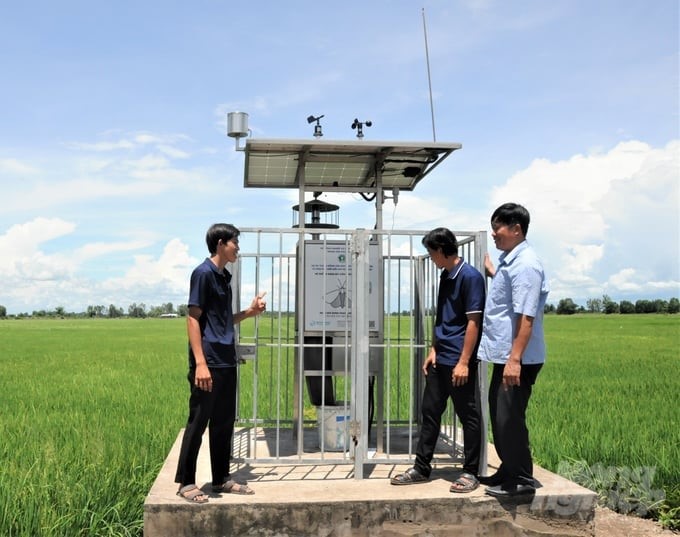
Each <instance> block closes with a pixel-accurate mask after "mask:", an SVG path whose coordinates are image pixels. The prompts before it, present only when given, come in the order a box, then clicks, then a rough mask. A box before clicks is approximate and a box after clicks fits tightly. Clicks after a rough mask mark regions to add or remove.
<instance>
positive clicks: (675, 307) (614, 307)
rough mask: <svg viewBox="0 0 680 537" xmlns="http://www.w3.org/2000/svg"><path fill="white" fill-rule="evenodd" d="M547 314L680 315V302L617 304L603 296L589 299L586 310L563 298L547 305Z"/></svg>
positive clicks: (648, 301) (641, 300) (674, 299)
mask: <svg viewBox="0 0 680 537" xmlns="http://www.w3.org/2000/svg"><path fill="white" fill-rule="evenodd" d="M544 312H545V313H556V314H557V315H573V314H574V313H606V314H612V313H623V314H626V313H680V300H679V299H678V298H671V299H670V300H663V299H656V300H644V299H640V300H636V301H635V303H633V302H631V301H630V300H622V301H621V302H615V301H614V300H612V299H611V298H609V296H607V295H603V296H602V298H589V299H588V300H587V301H586V306H585V308H584V307H583V306H579V305H578V304H576V303H575V302H574V301H573V300H572V299H571V298H563V299H562V300H560V301H559V303H558V304H557V306H555V305H554V304H546V305H545V310H544Z"/></svg>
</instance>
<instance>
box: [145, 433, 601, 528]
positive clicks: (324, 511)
mask: <svg viewBox="0 0 680 537" xmlns="http://www.w3.org/2000/svg"><path fill="white" fill-rule="evenodd" d="M259 431H260V434H259V435H258V439H256V440H257V441H256V442H254V443H252V442H250V440H252V439H251V438H250V437H251V435H252V430H250V429H243V430H239V431H237V433H236V435H235V446H236V449H235V452H236V453H235V456H238V451H239V449H246V450H250V449H253V448H254V449H257V450H258V458H274V455H272V454H270V453H268V452H267V451H266V450H267V449H269V447H271V442H269V441H268V438H267V431H264V430H262V429H260V430H259ZM181 434H182V431H180V434H179V435H178V437H177V440H176V441H175V444H174V445H173V447H172V450H171V451H170V454H169V455H168V458H167V459H166V461H165V464H164V465H163V467H162V469H161V471H160V473H159V475H158V478H157V479H156V481H155V483H154V485H153V487H152V488H151V491H150V492H149V495H148V496H147V498H146V501H145V502H144V535H145V537H189V536H200V537H213V536H214V537H218V536H225V537H226V536H241V535H244V536H262V537H416V536H422V537H426V536H427V537H444V536H447V537H450V536H457V535H461V536H462V535H465V536H468V537H472V536H494V537H496V536H499V537H505V536H507V537H510V536H520V535H521V536H531V537H533V536H548V535H550V536H574V537H584V536H593V535H594V530H595V528H594V515H595V504H596V494H595V493H594V492H592V491H590V490H588V489H585V488H583V487H580V486H579V485H576V484H575V483H572V482H571V481H568V480H566V479H564V478H562V477H560V476H558V475H556V474H553V473H551V472H548V471H546V470H544V469H542V468H539V467H536V468H535V472H534V474H535V477H536V478H537V479H538V480H539V481H540V482H541V484H542V487H540V488H539V489H538V490H537V491H536V494H535V495H534V496H529V497H523V498H518V499H512V500H507V501H506V500H504V501H499V500H498V499H497V498H493V497H491V496H488V495H486V494H485V493H484V486H480V487H479V488H478V489H477V490H476V491H474V492H472V493H469V494H454V493H451V492H449V486H450V483H451V481H453V480H454V479H455V477H456V475H457V474H458V473H459V472H460V468H457V467H456V466H455V465H454V464H453V463H452V462H447V458H448V461H451V459H450V457H449V456H448V455H447V453H443V454H442V453H438V454H437V456H436V460H438V461H443V462H439V463H437V464H436V465H435V469H434V471H433V474H432V476H431V477H432V479H431V481H429V482H428V483H423V484H418V485H409V486H394V485H391V484H390V482H389V479H390V477H392V476H394V475H396V474H398V473H401V472H403V471H404V470H406V469H407V468H409V465H405V464H375V465H372V466H370V467H369V468H368V469H367V471H366V473H367V474H368V475H367V477H365V478H364V479H363V480H357V479H354V476H353V468H354V467H353V464H352V463H351V461H350V460H348V461H347V464H335V463H326V462H325V461H324V462H321V463H318V462H317V463H314V464H310V462H309V461H307V460H304V457H303V459H302V460H301V459H300V458H299V457H297V456H294V455H291V454H292V453H294V451H293V444H292V435H291V439H290V440H291V441H290V442H289V443H288V444H286V443H285V442H284V443H283V444H281V445H282V446H288V447H287V450H288V452H289V453H288V454H285V455H284V454H282V453H281V449H280V451H279V457H286V458H283V459H281V461H280V463H279V462H274V463H271V462H268V463H267V464H253V465H247V464H243V463H234V464H233V465H232V477H233V478H234V479H236V480H237V481H239V482H246V481H247V482H248V484H249V485H250V487H251V488H253V489H254V490H255V494H254V495H251V496H240V495H236V494H223V495H221V496H220V495H212V493H210V494H211V498H210V501H209V502H208V503H207V504H202V505H192V504H189V503H188V502H186V501H184V500H182V499H181V498H179V497H178V496H177V495H176V492H177V484H176V483H174V474H175V469H176V464H177V456H178V453H179V445H180V442H181ZM401 436H402V438H403V436H404V435H403V434H402V435H401ZM308 437H310V435H308V434H305V439H306V440H307V438H308ZM312 437H313V436H312ZM317 443H318V442H317ZM308 444H309V442H308V441H306V442H305V457H310V458H311V457H314V458H318V457H319V453H318V448H317V449H316V453H314V451H315V448H314V446H309V445H308ZM239 446H240V447H239ZM254 446H256V447H254ZM443 449H446V446H443ZM207 451H208V450H207V439H206V441H205V442H204V443H203V447H202V448H201V453H200V455H199V460H198V478H199V486H201V487H202V488H203V490H205V491H206V492H209V491H210V466H209V459H208V452H207ZM438 451H439V447H438ZM326 455H329V456H331V457H335V459H337V456H338V455H342V454H332V453H327V454H326ZM279 457H276V458H279ZM291 457H292V458H291ZM489 461H490V464H489V469H488V473H493V472H494V471H495V468H497V465H498V459H497V457H496V454H495V451H494V449H493V446H492V445H490V446H489Z"/></svg>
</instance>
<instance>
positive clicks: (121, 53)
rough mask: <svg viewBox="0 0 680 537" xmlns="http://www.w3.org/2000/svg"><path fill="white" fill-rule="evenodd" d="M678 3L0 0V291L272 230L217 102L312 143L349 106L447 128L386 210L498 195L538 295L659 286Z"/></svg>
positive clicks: (92, 283)
mask: <svg viewBox="0 0 680 537" xmlns="http://www.w3.org/2000/svg"><path fill="white" fill-rule="evenodd" d="M679 21H680V16H679V4H678V2H677V0H655V1H653V2H634V1H631V0H611V1H610V0H596V1H592V0H587V1H585V0H551V1H550V2H545V1H543V0H535V1H532V0H518V1H513V2H506V1H504V0H425V1H422V2H412V1H407V0H372V1H366V0H344V1H343V2H319V1H314V2H312V1H307V0H289V1H288V2H278V1H276V2H275V1H268V2H265V1H257V0H253V1H249V2H233V1H228V0H221V1H219V0H195V1H192V2H179V1H174V0H163V1H160V0H134V1H132V0H117V1H116V2H92V1H84V0H83V1H74V0H63V1H60V2H52V1H48V0H43V1H34V0H26V1H24V2H4V3H2V4H1V5H0V72H1V73H2V80H3V82H2V84H0V199H1V203H0V305H3V306H5V307H6V308H7V311H8V313H10V314H18V313H22V312H27V313H30V312H32V311H39V310H47V311H51V310H53V309H55V308H57V307H62V308H64V309H65V311H68V312H80V311H85V310H86V308H87V306H89V305H104V306H106V307H108V305H109V304H113V305H115V306H117V307H121V308H123V309H125V310H127V308H128V306H129V305H130V304H132V303H137V304H139V303H144V304H145V305H147V306H157V305H161V304H165V303H167V302H172V303H173V304H175V305H178V304H182V303H185V302H186V298H187V294H188V278H189V275H190V273H191V270H192V269H193V268H194V266H196V265H197V264H199V263H200V262H201V261H202V260H203V259H204V258H205V257H206V256H207V249H206V246H205V241H204V237H205V231H206V229H207V228H208V227H209V226H210V224H212V223H214V222H230V223H233V224H235V225H236V226H237V227H242V228H253V227H276V228H285V227H290V225H291V222H292V216H291V215H292V211H291V207H292V205H294V204H295V203H297V199H298V198H297V196H298V193H297V191H294V190H286V189H260V188H257V189H252V188H244V186H243V168H244V153H243V152H242V151H236V150H235V141H234V139H233V138H230V137H228V136H227V134H226V130H227V114H228V113H229V112H232V111H242V112H246V113H248V118H249V128H250V130H251V135H250V136H251V137H253V138H273V139H288V138H292V139H310V140H313V125H309V124H308V123H307V120H306V118H307V117H308V116H310V115H314V116H319V115H322V114H323V115H324V117H323V119H322V120H321V125H322V128H323V134H324V136H323V140H324V141H325V140H356V138H355V135H356V131H353V130H352V129H351V128H350V125H351V123H352V121H353V120H354V119H355V118H358V119H359V120H360V121H367V120H370V121H371V122H372V126H371V127H370V128H369V127H365V128H364V135H365V138H364V140H371V141H378V140H391V141H408V142H414V141H415V142H429V141H432V140H433V138H436V140H437V141H438V142H455V143H461V144H462V149H461V150H459V151H456V152H454V153H453V154H452V155H451V156H449V157H448V158H447V159H446V160H445V161H444V162H443V163H442V164H441V165H440V166H438V167H437V169H436V170H435V171H433V172H432V173H431V174H430V175H428V176H427V177H426V178H425V180H423V181H422V182H421V183H420V184H419V185H418V186H417V187H416V188H415V189H414V190H413V191H412V192H404V193H402V194H401V195H400V196H399V203H398V204H397V205H396V206H394V207H391V208H387V206H386V208H385V209H384V211H385V212H384V215H385V227H391V228H393V229H408V230H429V229H432V228H434V227H438V226H445V227H449V228H450V229H452V230H454V231H456V230H485V231H490V224H489V217H490V215H491V213H492V212H493V210H494V209H495V208H496V207H497V206H498V205H500V204H501V203H505V202H508V201H513V202H517V203H521V204H522V205H524V206H526V207H527V208H528V209H529V211H530V213H531V217H532V219H531V225H530V228H529V233H528V240H529V242H530V243H531V244H532V245H533V246H534V247H535V248H536V249H537V251H538V253H539V256H540V257H541V258H542V260H543V263H544V265H545V269H546V273H547V275H548V278H549V280H550V287H551V294H550V297H549V300H548V301H549V302H551V303H554V304H557V302H558V301H559V300H560V299H562V298H572V299H573V300H574V301H575V302H577V303H579V304H581V305H585V302H586V300H587V299H588V298H601V297H602V296H603V295H604V294H606V295H608V296H609V297H610V298H611V299H613V300H616V301H620V300H632V301H634V300H637V299H639V298H663V299H666V300H668V299H669V298H671V297H677V296H680V216H679V208H680V194H679V184H680V114H679V108H680V106H679V95H680V75H679V65H680V55H679V43H680V39H679V33H678V28H679V24H680V23H679ZM424 22H425V24H424ZM425 30H426V32H425ZM425 35H427V51H428V54H427V55H426V47H425V44H426V40H425ZM428 58H429V81H430V82H431V96H432V99H430V85H429V83H428V61H427V60H428ZM433 117H434V123H433V121H432V118H433ZM321 199H323V200H324V201H329V202H332V203H337V204H338V205H340V216H339V218H340V226H341V227H342V228H346V229H354V228H358V227H370V226H372V225H373V223H374V221H373V220H372V218H374V214H375V213H374V207H371V205H370V204H369V203H367V202H365V201H363V200H362V199H361V198H360V197H359V196H358V195H356V194H335V195H330V194H324V195H323V197H322V198H321ZM244 239H245V240H244ZM489 244H490V248H492V249H493V242H492V241H491V240H490V238H489ZM247 246H248V239H247V237H243V238H242V240H241V247H242V249H245V248H247ZM490 253H491V255H492V258H497V256H498V254H499V253H500V252H498V251H491V252H490Z"/></svg>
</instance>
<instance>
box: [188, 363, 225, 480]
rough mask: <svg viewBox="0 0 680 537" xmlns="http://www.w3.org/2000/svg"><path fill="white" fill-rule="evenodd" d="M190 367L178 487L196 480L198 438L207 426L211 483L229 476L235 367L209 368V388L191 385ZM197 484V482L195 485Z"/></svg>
mask: <svg viewBox="0 0 680 537" xmlns="http://www.w3.org/2000/svg"><path fill="white" fill-rule="evenodd" d="M194 374H195V371H194V370H190V371H189V374H188V376H187V378H188V380H189V384H190V386H191V395H190V396H189V419H188V421H187V425H186V429H185V430H184V437H183V438H182V447H181V448H180V452H179V460H178V462H177V473H176V474H175V482H176V483H180V484H181V485H182V486H184V485H190V484H192V483H196V460H197V458H198V451H199V449H200V447H201V440H202V438H203V433H204V432H205V429H206V427H208V426H209V431H208V438H209V442H210V469H211V471H212V484H213V485H221V484H222V483H224V482H225V481H226V480H227V478H228V477H229V461H230V459H231V444H232V438H233V436H234V421H235V419H236V382H237V372H236V367H223V368H212V369H210V374H211V376H212V386H213V387H212V391H211V392H207V391H204V390H199V389H198V388H197V387H196V386H195V385H194ZM199 486H200V485H199Z"/></svg>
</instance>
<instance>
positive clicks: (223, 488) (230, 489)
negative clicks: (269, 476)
mask: <svg viewBox="0 0 680 537" xmlns="http://www.w3.org/2000/svg"><path fill="white" fill-rule="evenodd" d="M212 490H213V492H216V493H224V494H255V491H254V490H253V489H251V488H250V487H249V486H248V485H241V484H240V483H237V482H236V481H234V480H233V479H230V480H229V481H225V482H224V483H222V484H221V485H213V487H212Z"/></svg>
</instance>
